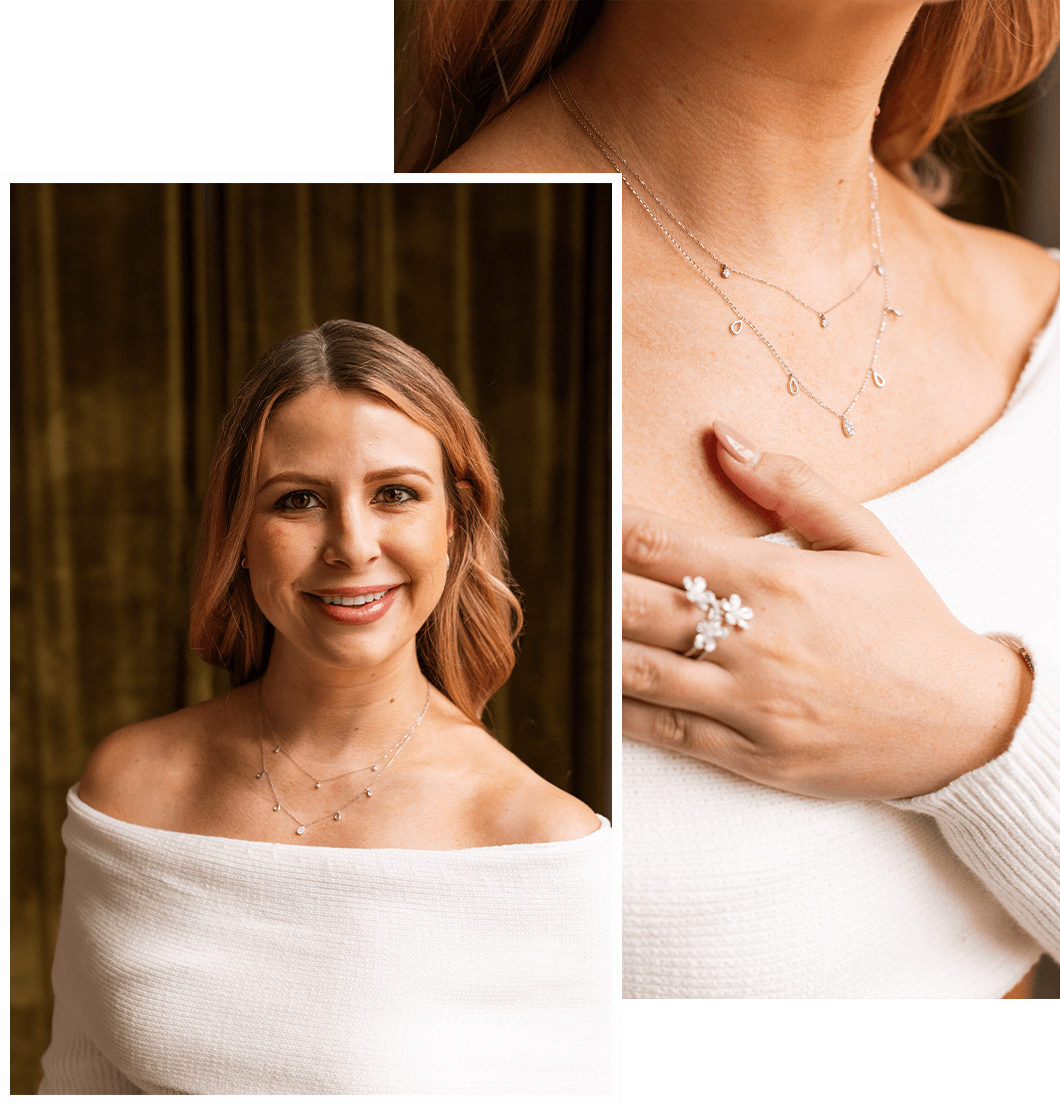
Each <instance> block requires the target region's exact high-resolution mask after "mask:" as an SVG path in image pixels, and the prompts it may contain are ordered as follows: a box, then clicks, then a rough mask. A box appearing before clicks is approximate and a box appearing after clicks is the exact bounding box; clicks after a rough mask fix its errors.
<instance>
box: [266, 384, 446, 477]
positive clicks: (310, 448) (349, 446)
mask: <svg viewBox="0 0 1060 1105" xmlns="http://www.w3.org/2000/svg"><path fill="white" fill-rule="evenodd" d="M402 464H411V465H414V466H415V467H418V468H423V469H425V470H426V471H428V472H430V473H431V474H432V475H434V476H436V478H437V480H438V482H441V480H442V447H441V445H440V444H439V443H438V439H437V438H436V437H435V436H434V434H432V433H431V432H430V430H425V429H424V428H423V427H422V426H418V425H417V424H416V423H415V422H413V421H412V419H411V418H409V417H408V416H407V415H405V414H402V413H401V411H399V410H395V409H394V408H393V407H391V406H390V405H389V404H387V403H384V402H382V401H381V400H380V399H377V398H376V397H375V396H373V395H369V394H368V393H367V392H363V391H339V390H338V389H336V388H331V387H323V386H321V387H315V388H311V389H310V390H309V391H306V392H303V393H302V394H301V395H298V396H296V397H295V398H294V399H290V400H288V401H287V402H286V403H284V404H283V406H281V407H280V408H279V409H278V410H275V411H273V413H272V414H271V415H270V416H269V421H268V424H267V426H266V427H265V435H264V437H263V438H262V443H261V458H260V461H259V476H260V479H262V480H264V479H268V478H269V475H270V474H271V473H272V472H275V471H278V470H281V469H284V468H289V467H293V468H297V469H299V470H300V471H305V469H306V468H307V467H310V466H315V467H318V468H321V469H322V470H328V471H332V470H335V469H339V468H349V467H353V468H355V469H356V468H363V469H365V470H371V469H375V468H394V467H399V466H400V465H402Z"/></svg>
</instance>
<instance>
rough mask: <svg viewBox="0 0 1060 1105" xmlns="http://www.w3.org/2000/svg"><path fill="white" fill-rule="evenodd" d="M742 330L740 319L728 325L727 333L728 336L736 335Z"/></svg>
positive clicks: (741, 320)
mask: <svg viewBox="0 0 1060 1105" xmlns="http://www.w3.org/2000/svg"><path fill="white" fill-rule="evenodd" d="M742 329H743V319H742V318H738V319H737V320H736V321H735V322H733V323H730V325H729V333H730V334H738V333H739V332H740V331H741V330H742Z"/></svg>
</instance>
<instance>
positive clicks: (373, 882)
mask: <svg viewBox="0 0 1060 1105" xmlns="http://www.w3.org/2000/svg"><path fill="white" fill-rule="evenodd" d="M67 803H68V809H69V816H68V818H67V820H66V822H65V823H64V825H63V840H64V842H65V844H66V848H67V860H66V883H65V888H64V891H63V905H62V917H61V921H60V926H59V939H58V947H57V949H56V954H55V966H54V969H53V975H52V977H53V983H54V987H55V1003H56V1006H55V1020H54V1026H53V1036H52V1042H51V1046H50V1047H49V1048H48V1051H47V1052H46V1054H45V1056H44V1059H43V1067H44V1081H43V1083H42V1084H41V1087H40V1091H39V1092H40V1093H71V1094H73V1093H76V1094H86V1093H103V1094H108V1093H149V1094H399V1093H469V1094H472V1093H474V1094H479V1093H496V1094H512V1093H535V1094H537V1093H541V1094H556V1093H605V1092H607V1091H608V1090H609V1086H610V1068H611V1057H610V1040H611V1023H610V1021H611V1018H610V1005H611V986H610V977H611V954H610V947H609V933H610V884H611V876H610V860H609V854H610V837H611V830H610V826H609V825H608V823H607V821H606V820H605V819H603V818H601V819H600V822H601V824H600V828H599V829H598V830H597V831H596V832H594V833H591V834H590V835H588V836H586V837H583V838H581V839H578V840H570V841H558V842H552V843H541V844H514V845H506V846H500V847H488V848H470V849H465V850H458V851H411V850H402V849H358V848H322V847H302V846H298V845H290V844H270V843H261V842H257V841H245V840H231V839H225V838H220V837H208V836H195V835H191V834H187V833H174V832H167V831H163V830H160V829H149V828H144V827H142V826H139V825H131V824H127V823H126V822H123V821H117V820H115V819H114V818H111V817H108V816H107V815H105V814H102V813H100V812H99V811H97V810H95V809H93V808H92V807H90V806H88V805H86V804H85V803H84V802H82V801H81V800H80V798H79V797H78V795H77V788H76V787H75V788H73V789H72V790H71V791H70V793H69V795H68V798H67Z"/></svg>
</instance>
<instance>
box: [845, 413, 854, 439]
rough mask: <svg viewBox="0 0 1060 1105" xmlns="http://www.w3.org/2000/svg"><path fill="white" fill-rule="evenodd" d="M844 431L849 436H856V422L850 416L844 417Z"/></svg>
mask: <svg viewBox="0 0 1060 1105" xmlns="http://www.w3.org/2000/svg"><path fill="white" fill-rule="evenodd" d="M843 433H845V434H846V435H847V437H853V436H854V423H853V422H851V421H850V419H849V418H844V419H843Z"/></svg>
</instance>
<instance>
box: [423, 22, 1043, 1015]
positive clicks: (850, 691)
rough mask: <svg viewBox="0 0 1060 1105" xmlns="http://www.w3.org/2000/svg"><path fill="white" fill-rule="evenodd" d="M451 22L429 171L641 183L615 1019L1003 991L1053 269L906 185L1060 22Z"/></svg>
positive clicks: (1026, 807)
mask: <svg viewBox="0 0 1060 1105" xmlns="http://www.w3.org/2000/svg"><path fill="white" fill-rule="evenodd" d="M512 7H514V6H512ZM445 10H446V9H445V8H444V6H439V7H438V8H437V9H436V11H435V14H434V17H433V22H432V20H431V17H428V16H427V15H426V14H425V15H424V17H423V24H422V25H421V27H420V28H419V43H420V45H421V46H422V48H423V50H424V55H423V56H424V57H427V58H429V57H430V54H431V51H432V49H433V51H434V53H435V54H436V55H439V56H440V55H441V54H442V53H443V52H444V53H445V54H446V56H447V57H448V58H450V59H452V61H451V64H450V66H449V68H448V69H446V67H445V66H441V67H439V66H437V65H435V66H434V68H433V69H432V67H431V66H430V65H427V66H425V67H424V68H423V69H422V72H421V74H420V84H421V86H422V89H423V99H424V101H425V102H427V103H437V104H440V105H441V111H440V114H439V116H438V118H437V120H436V125H435V126H433V127H431V126H422V127H421V128H420V131H418V132H417V131H415V130H414V131H413V134H414V135H415V134H417V133H419V134H420V135H426V136H427V137H433V138H434V139H435V140H436V148H437V149H444V148H445V147H446V144H447V142H449V139H450V137H451V136H452V137H453V139H454V143H453V144H450V148H453V145H454V144H455V142H458V141H459V140H461V139H462V138H464V137H466V136H468V135H472V136H471V137H470V140H469V141H467V142H466V144H465V145H463V146H462V147H460V148H458V149H455V152H452V153H451V155H450V156H449V157H448V159H447V160H445V161H444V162H442V163H441V165H440V166H439V167H440V168H441V169H442V170H450V169H451V170H453V171H496V170H497V169H500V168H509V169H513V170H519V171H545V170H549V171H557V170H559V171H568V170H570V171H587V170H592V169H593V168H594V167H595V168H597V169H603V170H605V171H620V172H621V173H622V174H623V176H624V179H625V182H626V185H627V187H626V189H625V195H626V201H627V202H626V208H625V212H624V221H623V235H624V238H623V249H624V269H623V274H624V277H623V279H624V320H625V335H624V358H623V411H624V426H623V494H624V498H625V500H626V503H627V508H626V512H625V518H624V547H623V560H624V569H625V575H624V578H623V635H624V638H625V640H624V642H623V689H624V694H625V700H624V710H623V731H624V734H625V736H626V737H628V738H631V739H630V741H628V742H627V744H626V747H625V751H624V756H623V780H624V790H623V799H624V810H625V816H626V824H625V826H624V838H623V840H624V857H625V873H624V895H625V924H624V929H625V947H624V956H623V970H624V975H625V993H626V994H627V996H631V997H770V996H777V997H780V996H792V997H815V996H820V997H841V996H860V997H873V996H877V997H883V996H898V997H917V996H939V997H958V996H968V997H1001V996H1003V995H1005V994H1006V993H1008V992H1009V991H1010V990H1011V989H1012V987H1013V986H1014V984H1016V983H1017V982H1018V981H1019V980H1020V978H1021V976H1023V975H1024V974H1025V972H1027V971H1028V970H1029V969H1030V968H1031V967H1032V965H1033V964H1034V962H1035V961H1036V960H1037V958H1038V956H1039V955H1040V953H1041V950H1042V948H1043V947H1044V948H1046V949H1047V950H1049V951H1051V952H1052V953H1053V954H1054V955H1056V954H1057V953H1058V952H1060V861H1058V858H1057V857H1058V856H1060V690H1058V688H1057V679H1058V675H1057V673H1056V663H1057V659H1058V657H1060V641H1058V625H1060V607H1058V598H1057V589H1056V587H1055V581H1054V580H1053V579H1052V577H1051V574H1050V573H1049V571H1048V569H1047V566H1046V563H1045V561H1046V559H1047V556H1046V554H1044V550H1045V549H1047V548H1052V547H1055V545H1056V542H1057V541H1058V540H1060V533H1058V532H1057V520H1058V517H1060V511H1058V510H1057V503H1056V495H1055V489H1054V488H1053V486H1052V483H1051V481H1050V480H1049V478H1048V477H1046V479H1045V480H1041V481H1028V479H1027V475H1028V472H1031V471H1033V472H1040V473H1049V474H1052V473H1055V472H1056V471H1057V468H1058V465H1060V457H1058V456H1057V452H1056V446H1055V433H1054V432H1053V429H1052V427H1053V425H1054V424H1055V415H1056V413H1057V411H1058V409H1060V400H1058V398H1057V388H1058V386H1060V384H1058V378H1060V333H1058V331H1060V320H1058V317H1057V314H1056V300H1057V293H1058V290H1060V267H1058V265H1057V258H1056V256H1050V255H1049V254H1048V253H1047V252H1045V251H1043V250H1041V249H1038V248H1037V247H1035V246H1032V245H1030V244H1029V243H1026V242H1022V241H1020V240H1018V239H1015V238H1013V237H1011V236H1009V235H1005V234H1000V233H996V232H993V231H987V230H983V229H980V228H976V227H971V226H965V225H962V224H959V223H955V222H953V221H951V220H949V219H946V218H945V217H944V216H942V215H941V214H940V213H939V212H938V211H937V210H936V209H935V208H934V207H933V206H932V205H931V204H930V203H929V202H927V200H926V199H925V198H924V196H923V195H921V194H920V192H921V190H922V186H921V183H920V178H918V177H917V175H916V173H915V172H914V171H913V168H912V162H913V161H914V159H916V158H918V157H919V156H920V155H921V154H923V153H924V151H925V150H926V149H927V148H928V146H929V144H930V143H931V141H932V140H933V138H934V137H935V136H936V135H937V134H938V133H939V131H940V130H941V129H942V127H943V125H944V124H945V123H946V122H947V121H948V120H949V119H951V118H953V117H960V116H961V115H963V114H966V113H967V112H968V111H971V110H973V109H975V108H977V107H980V106H983V105H985V104H988V103H991V102H994V101H995V100H998V99H1001V98H1002V97H1004V96H1006V95H1009V94H1011V93H1012V92H1014V91H1016V90H1017V89H1018V88H1020V87H1022V86H1023V85H1024V84H1026V83H1027V82H1028V81H1030V80H1031V79H1032V78H1033V77H1034V76H1035V75H1036V74H1037V73H1038V72H1039V71H1040V70H1041V69H1042V68H1043V67H1044V65H1045V63H1046V62H1047V60H1048V58H1049V56H1050V55H1051V53H1052V51H1053V49H1054V48H1055V46H1056V42H1057V38H1058V37H1060V12H1058V6H1057V5H1056V4H1055V3H1043V4H1019V3H1011V4H978V3H974V2H970V0H969V2H961V3H947V4H940V5H937V6H936V5H927V6H924V7H923V8H921V6H920V5H919V4H918V3H900V2H888V3H839V2H834V3H833V2H823V3H819V2H815V0H806V2H794V3H789V2H786V0H785V2H780V3H767V2H762V3H758V2H755V3H692V4H684V3H663V4H653V3H644V4H613V5H612V4H606V5H604V6H603V9H602V11H601V12H600V14H599V15H598V17H597V18H596V19H595V22H592V23H591V25H590V26H589V28H588V30H587V31H586V30H585V28H584V27H582V28H581V29H580V33H583V34H584V37H583V38H582V40H581V41H580V42H577V41H576V33H571V34H570V36H569V37H567V36H568V28H569V27H570V26H572V24H571V23H570V20H571V17H572V15H574V9H573V7H571V6H569V5H556V6H555V8H554V11H553V16H554V19H553V22H552V24H551V25H550V26H547V27H546V26H545V24H544V17H543V16H539V17H538V18H539V22H538V24H537V26H536V28H535V30H534V32H533V34H532V35H531V39H530V41H528V40H527V37H526V32H527V29H526V26H525V25H524V27H523V29H522V35H523V45H522V48H521V50H518V49H517V48H516V45H515V43H516V41H517V39H518V37H519V34H518V33H517V30H516V28H515V26H514V21H515V18H516V15H515V12H514V11H511V12H509V13H508V15H507V19H506V20H498V21H497V22H496V24H491V23H490V20H489V19H488V18H486V17H485V14H484V9H483V11H482V12H481V13H480V14H481V16H482V17H481V18H480V20H479V25H480V26H479V32H480V34H479V40H478V41H479V43H480V45H479V48H478V49H477V50H473V49H471V48H470V47H469V46H468V43H469V42H470V41H471V39H472V38H473V30H474V28H471V27H464V28H462V29H461V28H459V27H458V26H457V24H456V23H455V22H454V23H452V24H449V25H448V27H447V23H446V17H445V14H444V13H445ZM531 14H532V13H531V12H529V11H528V9H525V8H524V9H523V18H524V20H528V19H530V18H531ZM590 14H591V13H590ZM469 22H470V21H469ZM450 37H452V41H449V39H450ZM443 45H445V47H446V48H445V50H444V51H443V49H442V46H443ZM467 59H472V60H471V61H469V62H468V63H467V64H466V65H464V63H465V61H466V60H467ZM461 66H463V68H461ZM491 67H492V70H493V72H492V73H491ZM446 79H447V80H448V84H447V83H446ZM535 81H536V83H535ZM491 82H492V83H491ZM440 91H443V92H444V95H440V94H439V93H440ZM508 101H513V102H512V106H511V107H509V108H507V110H506V111H505V110H504V109H505V107H506V104H507V102H508ZM451 105H457V106H458V107H463V106H464V105H470V109H469V111H463V112H460V111H456V112H454V109H453V107H452V106H451ZM475 112H478V117H477V118H478V120H482V125H479V126H478V127H477V129H476V116H475ZM502 112H503V114H501V113H502ZM454 114H455V116H456V118H455V122H454ZM498 115H499V117H497V116H498ZM491 117H492V118H493V119H494V121H490V119H491ZM423 149H424V150H425V151H427V152H426V153H425V159H424V164H425V165H427V164H433V163H436V162H437V157H435V158H434V159H433V161H432V160H431V158H430V155H429V147H428V145H427V143H424V145H423ZM870 151H874V153H875V159H872V158H870ZM920 164H921V168H922V169H924V170H928V169H930V168H931V166H930V165H929V164H926V163H924V162H921V163H920ZM925 179H926V178H925ZM1035 343H1036V344H1035ZM1032 350H1033V352H1032ZM778 369H779V370H780V371H779V372H778ZM795 458H799V459H795ZM863 502H869V503H870V504H871V511H870V510H867V509H865V508H863V507H861V506H858V505H857V504H858V503H863ZM885 527H886V528H885ZM781 530H784V531H786V532H785V533H784V534H783V535H780V538H779V539H780V541H781V542H783V541H787V542H788V543H789V544H795V545H798V546H802V547H801V548H790V547H784V546H783V544H779V543H778V541H777V540H774V541H772V542H770V543H764V542H761V541H756V540H754V538H760V537H764V536H767V535H773V536H776V535H777V532H778V531H781ZM715 591H716V592H717V595H715V594H714V592H715ZM688 600H692V602H691V604H690V602H689V601H688ZM991 632H993V633H999V634H1000V635H1001V639H1000V640H999V639H997V638H992V637H989V636H987V634H988V633H991ZM634 742H636V743H634ZM881 799H883V800H887V801H888V802H889V803H890V804H885V803H884V802H882V801H880V800H881ZM922 814H926V815H928V816H927V817H925V816H920V815H922Z"/></svg>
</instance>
